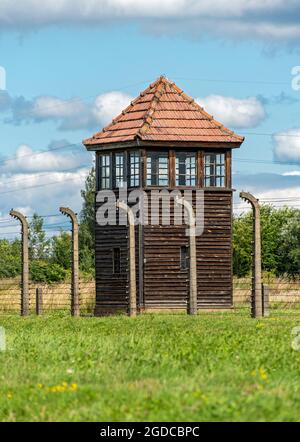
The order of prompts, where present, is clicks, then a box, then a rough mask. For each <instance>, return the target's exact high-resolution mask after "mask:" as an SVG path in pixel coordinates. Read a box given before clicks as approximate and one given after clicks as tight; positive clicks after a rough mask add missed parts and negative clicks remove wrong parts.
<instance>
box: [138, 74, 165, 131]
mask: <svg viewBox="0 0 300 442" xmlns="http://www.w3.org/2000/svg"><path fill="white" fill-rule="evenodd" d="M165 82H166V78H165V77H164V76H161V77H159V79H158V80H156V82H155V83H156V90H155V92H154V95H153V98H152V100H151V104H150V107H149V109H148V111H147V112H146V114H145V116H144V123H143V125H142V127H140V128H139V130H138V131H137V134H136V135H137V136H142V135H143V134H145V133H146V132H147V130H148V129H149V128H150V125H151V123H152V121H153V114H154V112H155V108H156V106H157V104H158V103H159V99H160V97H161V96H162V94H163V93H164V91H165V85H164V83H165ZM155 83H154V84H155ZM150 87H151V88H152V87H154V86H152V84H151V85H150Z"/></svg>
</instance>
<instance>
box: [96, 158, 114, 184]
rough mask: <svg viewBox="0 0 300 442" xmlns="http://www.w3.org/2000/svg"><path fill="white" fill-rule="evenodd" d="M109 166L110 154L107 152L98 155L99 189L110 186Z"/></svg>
mask: <svg viewBox="0 0 300 442" xmlns="http://www.w3.org/2000/svg"><path fill="white" fill-rule="evenodd" d="M110 166H111V157H110V155H109V154H104V155H100V157H99V172H100V173H99V178H100V189H109V188H110V187H111V182H110V178H111V177H110V175H111V172H110Z"/></svg>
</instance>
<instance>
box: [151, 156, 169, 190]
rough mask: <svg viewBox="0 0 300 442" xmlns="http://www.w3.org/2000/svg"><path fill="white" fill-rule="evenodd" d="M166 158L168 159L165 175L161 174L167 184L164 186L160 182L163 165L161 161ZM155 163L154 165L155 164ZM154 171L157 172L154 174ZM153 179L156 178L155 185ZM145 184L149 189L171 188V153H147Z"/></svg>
mask: <svg viewBox="0 0 300 442" xmlns="http://www.w3.org/2000/svg"><path fill="white" fill-rule="evenodd" d="M160 158H165V159H166V168H163V170H165V173H164V174H161V176H163V177H164V178H163V180H166V184H163V183H161V182H160V170H161V165H160V164H159V159H160ZM149 160H151V166H150V168H151V169H150V168H149ZM153 161H154V164H153ZM149 170H151V171H150V180H151V182H149V173H148V171H149ZM153 170H155V173H153ZM153 177H156V178H157V179H156V180H155V181H156V182H155V183H153ZM145 184H146V186H147V187H169V186H170V155H169V151H163V150H159V151H147V152H146V176H145Z"/></svg>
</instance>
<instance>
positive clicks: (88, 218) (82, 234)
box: [79, 167, 96, 274]
mask: <svg viewBox="0 0 300 442" xmlns="http://www.w3.org/2000/svg"><path fill="white" fill-rule="evenodd" d="M95 189H96V173H95V168H94V167H93V168H92V169H91V171H90V173H89V174H88V176H87V178H86V182H85V188H84V189H83V190H82V191H81V196H82V198H83V205H82V210H81V213H80V217H79V220H80V227H79V259H80V269H81V270H82V271H84V272H86V273H90V274H94V271H95V253H94V250H95V232H94V222H95V221H94V220H95Z"/></svg>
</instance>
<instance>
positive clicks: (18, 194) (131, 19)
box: [0, 0, 300, 238]
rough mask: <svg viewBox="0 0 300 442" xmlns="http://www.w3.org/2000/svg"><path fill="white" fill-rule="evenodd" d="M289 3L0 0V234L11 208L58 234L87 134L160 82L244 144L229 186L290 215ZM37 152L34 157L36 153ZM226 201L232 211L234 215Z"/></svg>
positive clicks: (297, 36)
mask: <svg viewBox="0 0 300 442" xmlns="http://www.w3.org/2000/svg"><path fill="white" fill-rule="evenodd" d="M299 3H300V1H299V0H285V1H283V0H265V1H262V0H260V1H259V0H248V1H246V0H233V1H231V2H230V3H228V2H226V1H224V0H216V1H215V2H214V7H213V8H212V7H211V2H208V1H207V0H203V1H201V2H198V1H195V0H159V1H158V0H152V1H151V2H149V1H143V0H84V1H83V0H55V1H54V0H44V1H43V2H40V1H37V0H20V1H18V2H11V1H10V0H2V1H1V4H0V89H1V90H0V134H1V137H0V196H1V204H0V238H2V237H4V236H8V237H10V236H14V235H15V232H16V229H17V223H14V222H13V221H10V220H9V216H8V212H9V210H10V209H11V208H12V207H14V208H15V209H20V210H22V211H23V212H24V213H25V214H26V215H28V216H29V217H30V216H32V214H33V213H34V212H37V213H39V214H41V215H47V223H46V228H47V229H48V230H49V232H55V231H56V230H55V229H57V228H58V227H56V226H60V225H62V226H64V225H66V226H67V225H68V223H67V220H64V219H62V218H59V217H56V216H54V217H51V216H50V215H52V214H53V215H56V214H57V213H58V208H59V206H60V205H68V206H70V207H72V208H74V209H75V210H76V211H79V210H80V208H81V204H82V200H81V197H80V189H81V188H82V187H83V185H84V179H85V177H86V174H87V173H88V170H89V169H90V168H91V165H92V162H93V156H92V155H91V154H90V153H87V152H86V151H85V148H84V147H83V146H82V144H81V141H82V140H83V139H85V138H88V137H89V136H91V135H92V134H93V133H95V132H97V131H99V130H100V129H101V128H102V127H103V126H104V125H106V124H107V123H108V122H109V121H110V120H111V119H112V118H113V117H114V116H116V115H117V114H118V113H119V112H120V111H121V110H122V109H123V108H125V107H126V106H127V104H128V103H129V102H130V101H131V100H132V99H133V98H134V97H135V96H137V95H138V94H139V93H140V91H141V90H143V89H145V88H146V87H147V86H148V85H149V83H151V82H153V81H154V80H156V79H157V78H158V77H159V76H160V75H166V76H167V77H168V78H169V79H171V80H173V81H175V82H176V84H178V86H179V87H180V88H181V89H183V90H184V91H185V92H186V93H187V94H189V95H191V96H192V97H194V98H195V99H196V100H197V101H198V102H199V103H200V104H201V105H202V106H204V108H205V109H206V110H207V111H208V112H209V113H211V114H212V115H213V116H214V117H216V118H217V119H218V120H219V121H221V122H222V123H223V124H225V125H226V126H227V127H229V128H230V129H232V130H235V131H236V132H237V133H238V134H240V135H244V136H245V137H246V140H245V142H244V143H243V145H242V147H241V148H240V149H238V150H235V151H234V153H233V185H234V188H235V189H236V192H235V197H234V199H235V204H236V207H237V208H239V207H240V208H243V207H244V206H245V204H244V203H242V202H241V201H239V198H238V193H239V191H240V190H247V191H250V192H253V193H254V194H255V195H256V196H258V197H259V198H261V200H262V201H263V200H266V201H267V200H268V201H273V200H274V204H275V205H281V204H289V205H294V206H296V207H297V206H298V207H300V120H299V109H300V67H299V66H300V8H299V6H300V5H299ZM45 151H46V152H45ZM239 205H240V206H239Z"/></svg>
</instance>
